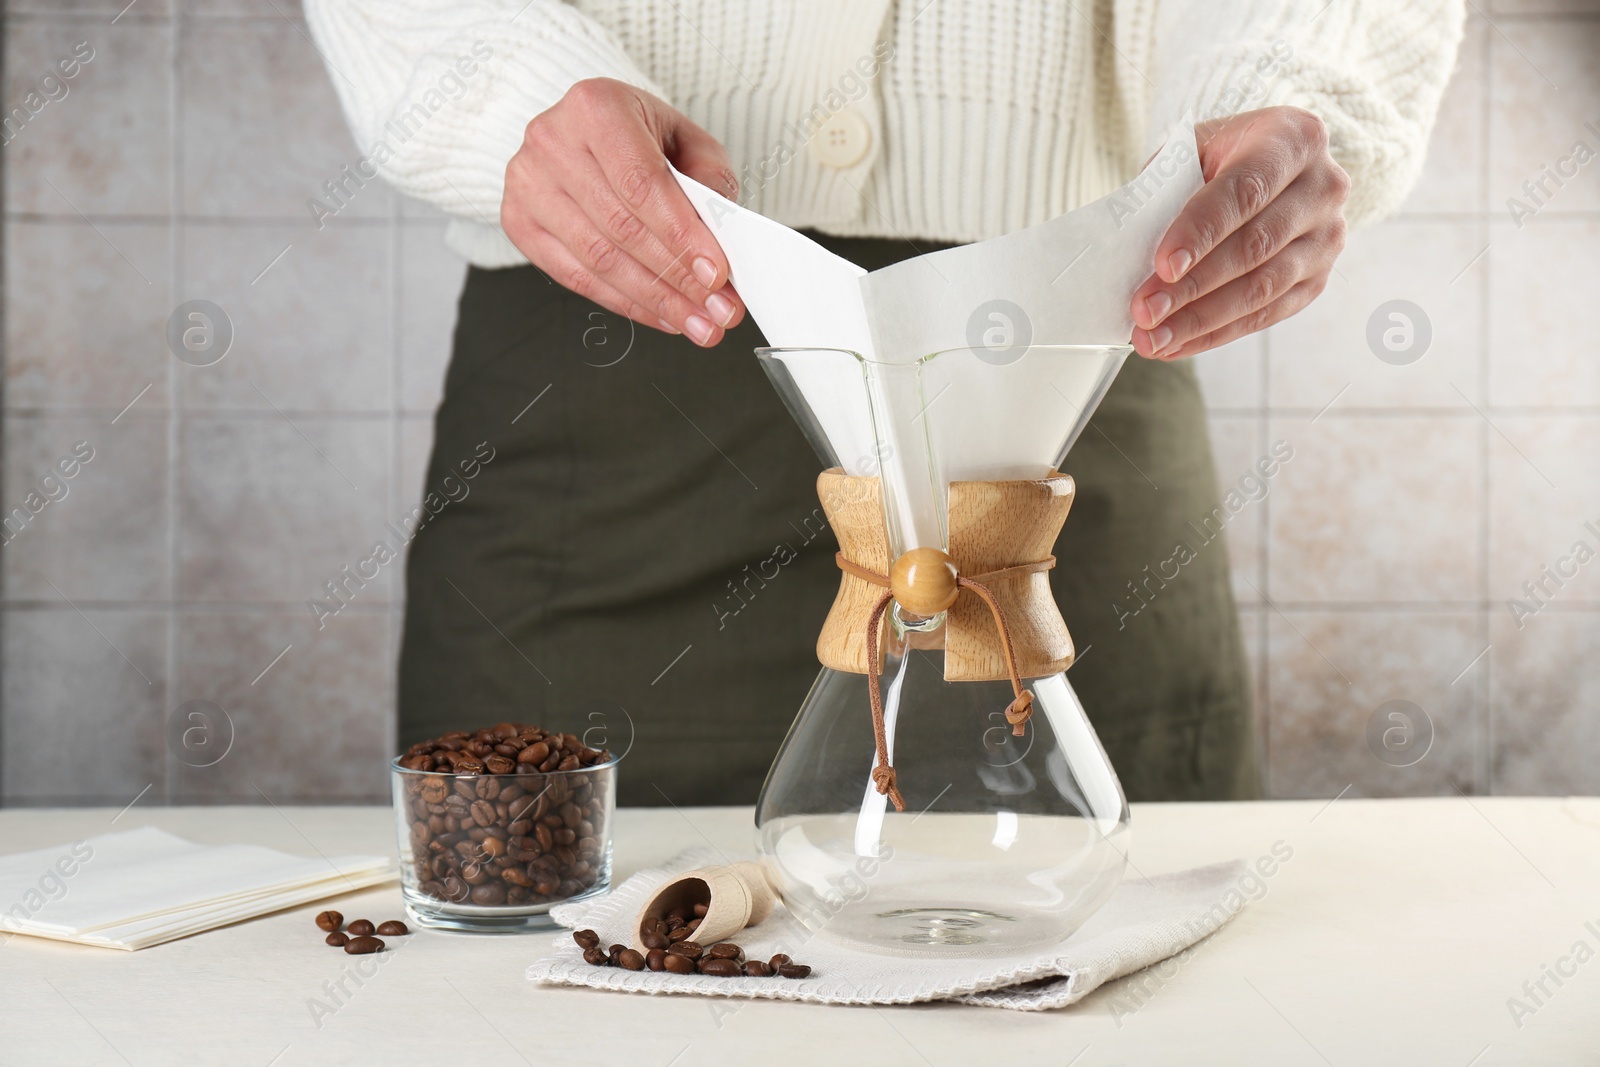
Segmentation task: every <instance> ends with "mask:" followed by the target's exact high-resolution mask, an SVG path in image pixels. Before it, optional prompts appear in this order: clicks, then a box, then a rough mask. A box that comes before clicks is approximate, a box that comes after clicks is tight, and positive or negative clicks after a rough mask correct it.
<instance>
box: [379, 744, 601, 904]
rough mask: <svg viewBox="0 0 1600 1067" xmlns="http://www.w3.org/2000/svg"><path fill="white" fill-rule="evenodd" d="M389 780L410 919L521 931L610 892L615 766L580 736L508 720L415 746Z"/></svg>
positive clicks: (396, 762)
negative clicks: (561, 908) (556, 910)
mask: <svg viewBox="0 0 1600 1067" xmlns="http://www.w3.org/2000/svg"><path fill="white" fill-rule="evenodd" d="M392 767H393V771H392V774H391V778H392V781H393V786H394V804H395V814H396V816H397V819H398V823H399V834H400V882H401V891H402V895H403V896H404V898H405V906H406V914H407V916H408V917H410V918H411V919H412V920H414V921H415V922H416V923H417V924H418V925H420V926H428V927H435V928H442V929H449V930H470V931H515V930H525V929H541V928H547V927H549V926H550V925H551V920H550V918H549V915H548V912H549V911H550V908H551V907H552V906H554V905H556V904H564V903H566V902H567V901H570V900H580V899H583V898H584V897H589V896H594V895H597V894H600V893H604V892H606V891H607V890H609V889H610V888H611V818H612V814H613V812H614V811H615V809H616V803H617V761H616V759H615V758H614V757H613V756H612V754H611V753H610V752H609V751H608V750H606V749H595V748H590V747H588V746H587V745H585V744H584V743H583V741H582V740H581V739H580V738H579V737H578V736H577V735H576V734H570V733H556V732H553V731H549V730H544V729H541V728H540V727H537V726H528V725H525V724H522V723H510V722H503V723H500V724H498V725H496V726H490V727H486V728H484V729H481V730H474V731H471V732H468V731H465V730H456V731H453V732H451V733H447V734H444V735H443V736H442V737H438V738H435V739H434V740H431V741H423V742H420V743H418V744H415V745H412V746H411V747H410V748H409V749H407V750H406V752H405V753H404V754H403V755H401V756H398V757H396V758H395V760H394V763H393V764H392Z"/></svg>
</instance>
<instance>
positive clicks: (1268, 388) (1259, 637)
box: [1255, 329, 1273, 797]
mask: <svg viewBox="0 0 1600 1067" xmlns="http://www.w3.org/2000/svg"><path fill="white" fill-rule="evenodd" d="M1272 334H1273V331H1272V330H1271V329H1266V330H1263V331H1261V382H1260V385H1261V396H1260V398H1259V400H1258V403H1259V404H1260V411H1259V412H1258V413H1257V414H1256V426H1257V430H1256V432H1257V434H1258V435H1259V436H1260V439H1261V441H1262V442H1263V444H1262V448H1263V449H1264V448H1266V447H1267V445H1266V444H1265V442H1267V441H1268V440H1270V438H1271V437H1272ZM1256 522H1257V523H1258V524H1259V525H1258V527H1257V535H1256V536H1257V538H1258V540H1259V543H1260V545H1261V551H1260V553H1259V555H1260V560H1259V563H1258V566H1259V570H1258V571H1257V572H1256V573H1257V576H1258V577H1260V579H1261V586H1260V589H1261V591H1262V594H1263V595H1264V596H1267V597H1270V596H1271V595H1272V582H1271V575H1272V494H1271V493H1268V494H1267V495H1266V496H1265V497H1264V498H1263V499H1262V501H1261V514H1260V515H1258V516H1257V517H1256ZM1264 606H1265V605H1264V604H1263V607H1264ZM1256 629H1257V631H1258V632H1257V633H1256V635H1255V638H1256V669H1257V670H1259V671H1260V672H1261V684H1260V687H1259V688H1260V692H1261V705H1262V706H1261V710H1260V711H1259V712H1257V720H1258V721H1259V723H1260V729H1261V771H1260V774H1261V792H1262V795H1263V796H1267V797H1271V796H1272V795H1273V792H1272V663H1271V661H1270V658H1269V657H1270V656H1271V655H1272V641H1271V640H1270V634H1271V631H1272V618H1271V617H1270V616H1269V615H1266V614H1264V613H1263V614H1262V616H1261V618H1260V619H1259V621H1258V622H1257V624H1256Z"/></svg>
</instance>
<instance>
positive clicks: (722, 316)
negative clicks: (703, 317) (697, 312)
mask: <svg viewBox="0 0 1600 1067" xmlns="http://www.w3.org/2000/svg"><path fill="white" fill-rule="evenodd" d="M706 310H707V311H709V312H711V317H712V318H714V319H716V320H717V325H718V326H727V325H728V323H730V322H732V321H733V313H734V312H735V311H736V310H738V309H737V308H735V307H734V306H733V301H732V300H729V299H728V298H727V297H725V296H723V295H722V294H721V293H712V294H711V295H710V296H708V297H706Z"/></svg>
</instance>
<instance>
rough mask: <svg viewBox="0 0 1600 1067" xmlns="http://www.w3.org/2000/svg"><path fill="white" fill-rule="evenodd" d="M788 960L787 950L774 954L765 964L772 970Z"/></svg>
mask: <svg viewBox="0 0 1600 1067" xmlns="http://www.w3.org/2000/svg"><path fill="white" fill-rule="evenodd" d="M788 962H789V954H788V953H787V952H780V953H778V954H777V955H776V956H774V957H772V958H771V959H770V960H768V961H767V966H768V967H771V968H772V969H773V970H777V969H778V968H779V967H782V966H783V965H784V964H785V963H788Z"/></svg>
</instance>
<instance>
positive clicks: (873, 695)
mask: <svg viewBox="0 0 1600 1067" xmlns="http://www.w3.org/2000/svg"><path fill="white" fill-rule="evenodd" d="M833 559H834V562H835V563H837V564H838V566H839V569H840V570H842V571H844V572H845V573H846V574H851V575H854V576H855V577H857V578H860V579H861V580H862V581H864V582H869V583H871V584H872V585H876V586H878V587H880V588H882V589H884V590H886V592H884V594H883V595H882V596H880V597H879V598H878V599H877V601H875V602H874V603H873V605H872V614H871V615H870V616H869V617H868V619H867V695H868V697H869V698H870V700H871V703H872V735H873V741H874V742H875V744H876V745H877V756H878V761H877V763H876V764H875V765H874V766H873V768H872V784H873V786H874V787H875V788H876V789H877V790H878V793H879V794H880V795H882V796H887V797H888V798H889V799H890V800H891V801H893V802H894V808H895V810H896V811H905V810H906V804H905V800H904V798H903V797H901V795H900V790H899V788H898V786H897V785H896V784H895V773H894V768H893V767H892V766H890V764H889V737H888V732H887V730H886V729H885V727H884V722H883V689H882V686H881V685H880V684H879V681H878V631H879V629H881V624H882V622H883V614H884V612H886V611H887V610H889V603H890V602H891V601H892V600H893V599H894V594H893V593H891V592H887V590H888V589H889V576H888V575H887V574H879V573H878V572H876V571H871V570H868V569H867V568H865V567H863V566H861V565H860V564H859V563H855V562H853V561H851V560H848V559H846V558H845V556H844V553H843V552H837V553H835V554H834V557H833ZM1055 565H1056V558H1055V557H1054V556H1047V557H1046V558H1044V559H1042V560H1039V561H1037V562H1035V563H1019V564H1017V565H1016V566H1014V567H1002V568H1001V569H999V570H996V571H988V572H986V573H984V574H980V575H978V576H977V577H975V578H963V577H961V576H960V575H957V577H956V586H957V588H958V589H964V590H967V591H968V592H971V593H973V594H974V595H975V596H977V597H978V598H979V599H980V600H982V601H983V602H984V604H986V605H988V608H989V614H990V615H992V616H993V617H994V625H995V629H996V631H998V632H999V634H1000V651H1001V652H1002V654H1003V655H1004V656H1005V661H1006V671H1007V672H1008V673H1009V674H1010V675H1011V692H1012V693H1013V694H1014V696H1013V698H1012V700H1011V703H1010V704H1007V705H1006V711H1005V715H1006V722H1007V723H1009V724H1010V726H1011V733H1012V736H1014V737H1021V736H1022V735H1023V734H1024V733H1025V732H1026V731H1027V723H1028V720H1029V719H1030V718H1031V717H1032V716H1033V692H1032V691H1031V690H1028V689H1024V688H1022V677H1021V676H1020V675H1019V674H1018V673H1017V654H1016V650H1015V649H1014V648H1012V645H1011V629H1010V627H1008V626H1007V625H1006V615H1005V612H1004V611H1002V610H1001V608H1000V602H999V601H998V600H996V599H995V596H994V593H993V592H992V591H991V590H990V589H989V585H988V583H990V582H997V581H1001V580H1003V579H1006V578H1014V577H1016V576H1018V575H1023V574H1036V573H1038V572H1040V571H1047V570H1050V569H1051V568H1052V567H1054V566H1055Z"/></svg>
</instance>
